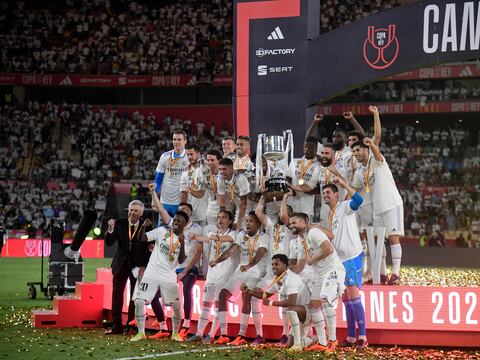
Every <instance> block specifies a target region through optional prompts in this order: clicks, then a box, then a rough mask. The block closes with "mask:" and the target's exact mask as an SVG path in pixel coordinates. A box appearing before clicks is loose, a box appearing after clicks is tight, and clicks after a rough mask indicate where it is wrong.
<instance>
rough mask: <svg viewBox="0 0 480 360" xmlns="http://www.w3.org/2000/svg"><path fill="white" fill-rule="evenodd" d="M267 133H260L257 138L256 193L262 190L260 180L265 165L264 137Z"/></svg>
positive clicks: (254, 185)
mask: <svg viewBox="0 0 480 360" xmlns="http://www.w3.org/2000/svg"><path fill="white" fill-rule="evenodd" d="M265 136H266V134H258V140H257V154H256V157H255V184H253V187H254V191H255V192H256V193H259V192H260V189H261V187H260V181H262V178H263V176H262V175H263V174H262V172H263V166H262V154H263V151H262V150H263V139H264V138H265Z"/></svg>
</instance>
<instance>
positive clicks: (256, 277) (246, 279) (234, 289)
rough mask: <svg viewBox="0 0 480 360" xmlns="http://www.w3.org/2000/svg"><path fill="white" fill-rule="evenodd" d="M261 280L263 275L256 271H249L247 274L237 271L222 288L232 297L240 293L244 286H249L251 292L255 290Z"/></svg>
mask: <svg viewBox="0 0 480 360" xmlns="http://www.w3.org/2000/svg"><path fill="white" fill-rule="evenodd" d="M260 279H261V275H260V274H259V273H258V271H257V270H256V269H249V270H248V271H245V272H241V271H240V270H239V269H237V270H235V272H234V273H233V274H232V276H231V277H230V279H229V280H228V281H227V283H226V284H225V285H223V286H222V289H227V290H228V291H229V292H230V293H231V294H232V295H235V294H237V293H238V292H239V291H240V286H241V285H242V284H245V285H247V286H248V288H249V289H250V290H253V289H255V287H256V285H257V284H258V282H259V281H260Z"/></svg>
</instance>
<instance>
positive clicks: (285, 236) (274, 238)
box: [252, 195, 293, 345]
mask: <svg viewBox="0 0 480 360" xmlns="http://www.w3.org/2000/svg"><path fill="white" fill-rule="evenodd" d="M287 199H288V197H287V196H284V197H283V200H282V202H281V205H280V211H279V212H278V215H277V219H276V221H272V220H271V219H270V217H268V215H267V214H265V212H264V208H265V197H264V196H263V195H262V197H261V198H260V201H259V202H258V205H257V208H256V209H255V214H256V215H257V217H258V219H259V220H260V222H261V224H262V226H263V228H264V229H265V232H266V233H267V234H268V237H269V239H270V244H269V247H268V255H267V257H268V258H269V259H271V258H272V256H274V255H277V254H283V255H286V256H288V254H289V249H290V239H291V238H292V232H291V231H290V229H289V228H288V226H287V224H288V219H289V217H290V215H291V214H292V213H293V211H292V208H291V207H290V206H288V205H287ZM274 279H275V274H274V273H273V272H272V268H271V267H270V266H268V267H267V273H266V274H265V276H264V277H263V279H262V280H261V281H260V282H259V283H258V284H257V287H256V290H261V289H265V288H266V287H267V286H268V285H269V284H271V283H272V281H273V280H274ZM255 302H259V300H258V299H257V298H252V308H253V307H254V306H253V304H254V303H255ZM258 307H260V306H259V304H258ZM286 311H287V310H286V308H285V307H282V313H283V316H282V324H283V329H282V337H281V338H280V345H286V344H287V341H288V319H287V314H286Z"/></svg>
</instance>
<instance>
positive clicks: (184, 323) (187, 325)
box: [182, 319, 190, 329]
mask: <svg viewBox="0 0 480 360" xmlns="http://www.w3.org/2000/svg"><path fill="white" fill-rule="evenodd" d="M182 326H183V327H184V328H186V329H189V328H190V319H185V320H183V325H182Z"/></svg>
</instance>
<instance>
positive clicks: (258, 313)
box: [251, 297, 263, 337]
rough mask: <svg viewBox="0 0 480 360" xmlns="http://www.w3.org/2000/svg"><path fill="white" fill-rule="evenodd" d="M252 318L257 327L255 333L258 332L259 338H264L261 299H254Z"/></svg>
mask: <svg viewBox="0 0 480 360" xmlns="http://www.w3.org/2000/svg"><path fill="white" fill-rule="evenodd" d="M251 302H252V317H253V324H254V325H255V331H256V332H257V336H261V337H263V328H262V318H263V314H262V308H261V306H260V299H257V298H253V297H252V301H251Z"/></svg>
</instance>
